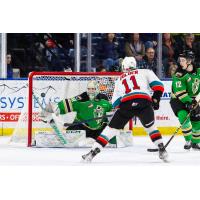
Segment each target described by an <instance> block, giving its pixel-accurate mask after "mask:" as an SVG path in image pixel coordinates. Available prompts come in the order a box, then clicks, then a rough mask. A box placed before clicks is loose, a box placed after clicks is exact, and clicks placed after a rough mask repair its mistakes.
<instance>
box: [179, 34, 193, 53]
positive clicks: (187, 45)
mask: <svg viewBox="0 0 200 200" xmlns="http://www.w3.org/2000/svg"><path fill="white" fill-rule="evenodd" d="M180 50H181V52H179V53H182V52H183V51H192V52H193V53H195V36H194V34H192V33H187V34H185V37H184V44H183V47H182V49H180Z"/></svg>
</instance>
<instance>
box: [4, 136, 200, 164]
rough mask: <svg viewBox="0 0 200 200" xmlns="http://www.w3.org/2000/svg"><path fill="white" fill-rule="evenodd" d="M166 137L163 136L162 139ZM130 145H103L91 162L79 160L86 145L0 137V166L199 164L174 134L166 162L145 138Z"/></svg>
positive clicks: (196, 154) (197, 153)
mask: <svg viewBox="0 0 200 200" xmlns="http://www.w3.org/2000/svg"><path fill="white" fill-rule="evenodd" d="M168 139H169V137H166V136H164V142H165V143H166V142H167V141H168ZM133 141H134V143H133V146H132V147H127V148H118V149H112V148H105V149H103V151H102V152H101V153H100V154H99V155H97V157H96V158H95V159H94V160H93V162H92V163H82V162H81V155H83V154H85V153H87V152H88V151H89V150H90V149H89V148H77V149H75V148H34V147H26V146H25V145H19V144H17V145H16V144H10V143H9V137H0V165H1V166H2V165H25V166H26V165H28V166H35V165H39V166H40V165H41V166H44V165H53V166H85V165H98V166H119V165H120V166H149V165H150V166H171V165H173V166H174V165H175V166H176V165H183V166H188V165H190V166H196V165H200V151H194V150H190V151H186V150H184V149H183V145H184V139H183V137H182V136H176V137H175V138H174V139H173V140H172V141H171V143H170V144H169V146H168V148H167V150H168V153H169V161H170V162H169V163H163V162H162V161H161V160H160V159H159V158H158V153H157V152H155V153H150V152H147V148H155V146H154V145H153V144H152V143H151V141H150V139H149V137H136V136H134V137H133Z"/></svg>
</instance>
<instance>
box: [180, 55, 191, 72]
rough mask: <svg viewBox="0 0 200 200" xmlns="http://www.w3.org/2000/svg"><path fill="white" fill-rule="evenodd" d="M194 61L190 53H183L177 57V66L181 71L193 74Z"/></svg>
mask: <svg viewBox="0 0 200 200" xmlns="http://www.w3.org/2000/svg"><path fill="white" fill-rule="evenodd" d="M194 59H195V57H194V53H193V52H192V51H184V52H183V53H182V54H180V55H179V58H178V65H179V67H181V69H182V70H186V71H187V72H193V71H194V70H195V65H194Z"/></svg>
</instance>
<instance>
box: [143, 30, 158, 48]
mask: <svg viewBox="0 0 200 200" xmlns="http://www.w3.org/2000/svg"><path fill="white" fill-rule="evenodd" d="M157 35H158V34H157V33H140V38H141V40H142V41H143V43H144V46H145V49H147V48H149V47H151V48H154V49H155V48H156V47H157V44H158V43H157Z"/></svg>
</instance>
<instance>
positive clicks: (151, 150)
mask: <svg viewBox="0 0 200 200" xmlns="http://www.w3.org/2000/svg"><path fill="white" fill-rule="evenodd" d="M199 103H200V100H199V101H198V102H197V104H196V105H195V107H194V108H193V109H192V110H190V112H189V113H188V114H187V116H186V118H185V120H184V121H183V123H182V124H181V125H180V126H179V127H178V128H177V129H176V131H175V132H174V133H173V135H172V136H171V137H170V139H169V140H168V142H167V143H166V144H165V146H164V147H165V148H167V146H168V145H169V143H170V142H171V141H172V139H173V138H174V136H175V135H176V134H177V133H178V131H179V130H180V129H181V128H182V126H183V125H184V124H185V123H186V121H187V120H188V118H189V117H190V115H191V113H192V111H193V110H195V109H196V108H197V107H198V106H199ZM147 151H148V152H157V151H158V149H147Z"/></svg>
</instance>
